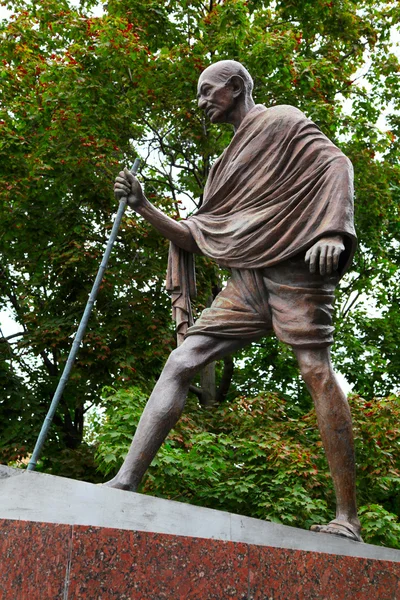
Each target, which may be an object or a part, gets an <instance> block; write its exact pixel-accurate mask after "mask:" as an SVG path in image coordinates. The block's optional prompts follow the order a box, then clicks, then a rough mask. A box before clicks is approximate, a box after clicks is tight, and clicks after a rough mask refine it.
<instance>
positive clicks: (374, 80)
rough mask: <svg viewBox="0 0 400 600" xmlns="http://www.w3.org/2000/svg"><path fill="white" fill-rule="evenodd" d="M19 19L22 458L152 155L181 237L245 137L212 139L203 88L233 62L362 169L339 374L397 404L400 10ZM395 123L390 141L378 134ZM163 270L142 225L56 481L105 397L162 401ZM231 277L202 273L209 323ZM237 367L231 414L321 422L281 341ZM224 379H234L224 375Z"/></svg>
mask: <svg viewBox="0 0 400 600" xmlns="http://www.w3.org/2000/svg"><path fill="white" fill-rule="evenodd" d="M5 4H7V5H8V6H9V7H12V9H13V10H14V12H15V14H14V16H13V17H12V18H11V19H10V20H9V21H3V23H2V24H1V28H0V36H1V37H0V40H1V48H2V63H1V66H0V76H1V81H2V93H1V99H0V102H1V111H2V113H1V117H0V125H1V130H2V136H1V148H0V152H1V159H2V160H1V171H0V190H1V208H0V210H1V215H0V216H1V222H2V223H3V225H4V226H3V233H2V237H1V241H0V252H1V257H2V270H1V283H0V296H1V302H2V305H3V306H10V307H11V308H12V311H13V314H14V316H15V318H16V320H17V322H18V323H19V324H20V327H21V329H20V334H21V335H20V336H19V337H14V338H12V339H8V340H5V339H3V342H2V348H3V349H4V351H3V354H2V363H1V364H2V365H4V371H2V372H3V373H4V378H5V381H6V389H7V390H8V391H7V392H6V394H5V395H4V396H3V398H2V400H1V404H0V407H1V408H0V409H1V411H2V412H5V413H8V414H9V412H8V411H9V410H10V406H12V407H13V410H15V411H16V412H15V414H16V415H17V414H18V415H19V416H16V417H15V418H13V419H12V420H11V421H10V422H8V423H9V424H8V425H7V427H10V429H8V430H7V432H8V433H7V435H6V436H5V438H4V439H6V440H7V441H6V442H5V443H4V444H3V445H4V446H6V449H5V452H6V455H7V452H9V454H10V453H12V456H14V455H15V452H16V451H19V450H18V445H22V446H23V447H24V448H28V447H32V446H33V442H34V438H35V437H36V435H37V432H38V428H39V423H40V422H41V420H42V419H43V416H44V413H45V410H46V409H47V406H48V404H49V401H50V398H51V396H52V393H53V391H54V389H55V385H56V382H57V380H58V377H59V374H60V372H61V370H62V367H63V364H64V363H65V360H66V356H67V352H68V350H69V347H70V344H71V336H72V335H73V333H74V331H75V330H76V326H77V323H78V320H79V318H80V315H81V314H82V311H83V307H84V304H85V301H86V297H87V294H88V292H89V290H90V287H91V284H92V281H93V279H94V275H95V272H96V270H97V265H98V262H99V259H100V256H101V253H102V250H103V248H104V244H105V241H106V238H107V233H108V231H109V228H110V214H111V213H112V212H113V211H114V210H115V207H116V205H115V200H114V199H113V197H112V193H111V183H112V180H113V178H114V176H115V174H116V172H118V170H119V169H120V167H121V166H123V165H125V164H129V163H131V162H132V160H133V157H134V156H135V155H136V154H137V153H139V154H140V155H141V156H142V158H143V159H144V165H145V166H144V168H143V170H142V177H143V180H144V183H145V186H146V190H147V193H148V195H149V196H150V197H151V199H152V200H153V201H154V202H155V203H156V204H157V205H158V206H160V207H162V208H163V210H166V211H167V212H168V213H169V214H170V215H172V216H174V217H175V218H180V217H182V216H183V215H184V214H186V213H187V211H189V212H190V211H191V210H194V209H195V207H196V206H199V204H200V203H201V201H202V189H203V187H204V183H205V180H206V178H207V174H208V171H209V168H210V165H211V164H212V161H213V160H214V158H215V157H216V156H217V155H218V154H220V152H221V151H222V150H223V148H224V147H225V146H226V145H227V143H229V139H230V137H231V135H232V132H231V131H230V130H229V129H228V128H221V129H219V128H216V127H210V126H209V124H208V123H207V122H206V121H205V120H204V118H203V117H202V116H201V115H200V114H199V112H198V110H197V107H196V100H195V95H196V83H197V78H198V75H199V73H200V72H201V70H202V69H203V68H204V67H206V66H207V65H208V64H210V62H212V61H214V60H217V59H220V58H234V59H237V60H240V61H242V62H243V63H244V64H245V65H246V66H247V67H248V69H249V71H250V72H251V73H252V74H253V76H254V78H255V97H256V100H257V101H258V102H260V103H264V104H266V105H273V104H276V103H281V104H282V103H287V104H294V105H296V106H298V107H299V108H300V109H301V110H303V111H304V112H305V113H306V114H307V115H308V116H310V118H312V119H313V120H314V121H315V122H316V123H317V124H318V125H319V126H320V127H321V129H322V130H323V131H324V132H325V133H326V134H327V135H328V136H329V137H330V138H331V139H333V140H334V141H335V142H336V143H337V144H338V145H340V146H341V147H342V148H343V150H344V151H345V153H346V154H347V155H348V156H349V157H350V158H351V159H352V161H353V163H354V165H355V173H356V224H357V230H358V234H359V239H360V250H359V253H358V255H357V258H356V261H355V264H354V269H353V270H352V272H351V273H349V274H348V275H347V276H346V278H345V279H344V280H343V283H342V285H341V288H340V290H339V294H338V302H337V325H338V327H337V329H338V337H337V343H336V346H335V349H334V359H335V361H336V363H337V365H338V366H339V367H340V370H341V371H342V372H343V373H344V374H345V375H346V376H347V377H348V379H349V381H351V382H352V383H353V384H354V387H355V389H356V390H357V391H360V392H362V393H363V394H365V395H366V396H367V397H368V398H370V397H372V395H374V394H377V395H379V396H384V395H387V394H388V393H389V392H391V391H392V390H394V389H395V388H396V386H398V384H399V369H398V360H399V359H398V353H397V347H398V331H399V329H400V328H399V323H400V313H399V311H400V308H399V302H398V298H399V293H400V292H399V285H400V284H399V278H398V267H399V216H398V206H399V190H400V175H399V172H400V171H399V166H398V156H399V141H398V140H399V135H400V130H399V128H400V121H399V118H398V114H397V111H398V108H399V99H400V92H399V78H398V73H399V61H398V58H397V57H396V56H395V54H394V53H393V51H392V47H391V42H390V32H391V29H392V27H393V26H394V25H395V24H396V23H397V22H398V19H399V11H400V9H399V6H398V4H397V3H396V2H394V1H388V2H372V1H370V0H363V1H361V2H358V3H357V4H355V3H354V2H352V1H350V0H343V1H341V2H339V1H335V0H334V1H332V2H325V1H324V2H322V1H318V2H314V3H309V2H305V1H300V2H299V1H296V2H294V1H293V2H291V1H289V2H288V1H285V2H279V1H278V2H272V1H265V2H262V1H257V0H253V1H249V2H245V1H243V0H226V1H224V2H222V1H221V2H218V1H216V2H214V1H212V0H211V2H210V3H204V2H201V1H200V0H194V1H191V2H182V1H180V2H177V1H176V0H170V1H169V2H166V3H164V4H160V3H157V2H153V1H150V0H144V1H141V2H138V1H137V0H118V1H116V0H110V1H109V2H108V4H107V9H106V12H105V13H104V15H103V16H102V17H96V18H95V17H91V16H90V12H89V9H90V7H91V6H92V5H93V4H94V2H90V1H87V2H86V1H83V2H82V3H81V5H80V7H79V8H74V7H72V6H71V5H70V3H69V2H68V1H67V0H63V1H62V2H60V1H58V0H57V1H56V0H44V1H43V2H41V3H40V4H38V3H36V2H33V1H32V2H31V1H30V0H10V1H9V2H7V3H5ZM366 62H367V63H368V64H369V68H368V70H367V71H366V68H365V64H366ZM359 69H364V70H365V71H366V72H365V73H364V71H363V76H362V77H359V76H356V75H355V73H357V71H358V70H359ZM349 105H350V106H351V110H348V109H347V108H346V107H347V106H349ZM383 111H386V121H387V125H384V126H383V127H378V126H377V123H378V122H379V123H380V121H379V118H380V116H381V114H382V113H383ZM389 128H390V129H389ZM387 129H389V130H387ZM184 204H186V209H185V210H184V209H183V206H184ZM166 252H167V245H166V243H165V241H164V240H162V239H160V237H159V236H158V235H157V234H155V233H154V232H153V231H152V230H151V229H150V228H149V227H148V226H147V225H146V223H144V222H143V221H142V220H141V219H140V218H136V217H134V216H132V214H131V213H127V215H126V217H125V219H124V223H123V226H122V230H121V235H120V237H119V240H118V243H117V244H116V246H115V250H114V252H113V256H112V260H111V263H110V268H109V270H108V273H107V275H106V277H105V280H104V282H103V287H102V290H101V294H100V296H99V299H98V302H97V305H96V310H95V312H94V314H93V316H92V318H91V321H90V325H89V330H88V333H87V335H86V338H85V344H84V347H83V348H82V350H81V352H80V354H79V359H78V363H77V365H76V368H75V370H74V372H73V375H72V380H71V383H70V385H69V386H68V387H67V389H66V391H65V393H64V396H63V399H62V402H61V406H60V410H59V411H58V413H57V416H56V419H55V424H54V425H55V426H54V429H53V430H52V434H51V439H50V441H49V444H48V446H47V449H46V454H45V459H46V461H47V464H48V463H51V462H54V456H55V455H57V452H59V451H60V449H63V448H64V449H65V448H69V449H74V448H77V447H79V446H80V445H81V444H82V436H83V431H84V422H85V414H86V411H87V409H88V407H90V406H91V405H98V406H101V405H102V403H103V398H102V392H101V390H102V389H103V387H104V386H107V385H112V386H114V387H117V388H118V387H120V386H121V387H124V386H128V385H132V384H135V385H137V386H140V387H141V389H147V387H148V384H149V382H151V381H152V380H154V378H155V377H156V376H157V374H158V372H159V370H160V368H161V365H162V363H163V361H164V359H165V357H166V356H167V354H168V352H169V351H170V349H171V348H172V347H173V344H174V339H173V338H174V335H173V330H172V326H171V323H170V317H169V300H168V297H167V296H166V294H165V292H164V271H165V264H166ZM223 277H224V276H223V274H222V275H221V273H220V272H219V270H218V269H217V268H216V266H215V265H214V264H212V262H211V261H209V260H206V259H203V260H200V261H198V280H199V281H198V284H199V285H198V287H199V290H200V291H201V293H200V296H199V298H198V300H197V304H196V306H195V311H197V312H198V311H200V310H201V309H202V308H203V307H204V306H205V304H206V302H207V300H208V298H209V296H210V294H211V293H212V290H213V289H214V290H215V289H216V288H218V286H219V285H221V279H222V280H223ZM369 306H373V307H374V308H375V312H374V314H372V315H371V314H369V313H368V311H369V310H370V309H369V308H368V307H369ZM11 356H12V360H11ZM238 358H239V360H236V366H235V371H234V375H233V381H232V385H231V391H230V392H229V395H228V399H229V398H230V399H232V398H233V397H235V395H236V394H237V392H239V393H246V394H247V393H248V394H254V393H257V392H259V391H260V389H267V390H269V391H271V392H277V393H279V394H280V395H282V394H283V395H284V397H285V398H287V399H288V400H290V401H291V402H292V403H294V405H295V406H297V407H298V408H299V409H302V410H307V409H308V403H309V400H308V396H307V395H306V393H305V390H304V388H303V386H302V384H301V382H300V380H299V378H298V376H297V375H296V370H295V365H294V362H293V358H292V357H291V354H290V352H289V351H288V350H287V349H284V348H283V347H282V346H281V345H280V344H278V343H277V342H276V341H275V340H272V339H266V340H263V341H262V342H261V343H260V344H257V345H255V346H253V347H252V348H249V349H248V350H246V352H245V353H244V354H242V355H241V356H240V357H238ZM10 363H12V365H13V366H14V372H12V371H11V370H10ZM270 365H272V368H271V367H270ZM217 371H218V373H220V374H221V375H222V376H223V374H222V373H221V372H222V367H221V365H220V366H219V367H218V369H217ZM253 373H255V374H256V375H255V376H254V375H252V374H253ZM221 375H220V376H221ZM225 375H226V371H225ZM225 379H226V377H225ZM16 386H18V397H19V398H21V400H20V405H18V404H17V403H15V397H16V393H15V389H16ZM18 407H19V408H18ZM17 453H18V452H17Z"/></svg>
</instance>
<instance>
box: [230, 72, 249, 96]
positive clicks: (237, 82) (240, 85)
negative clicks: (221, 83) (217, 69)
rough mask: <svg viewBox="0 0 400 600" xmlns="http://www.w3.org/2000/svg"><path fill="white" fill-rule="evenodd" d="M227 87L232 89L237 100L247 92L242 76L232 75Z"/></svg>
mask: <svg viewBox="0 0 400 600" xmlns="http://www.w3.org/2000/svg"><path fill="white" fill-rule="evenodd" d="M226 85H230V86H231V87H232V89H233V95H234V97H235V98H238V97H239V96H241V95H242V94H244V93H245V91H246V88H245V85H244V81H243V78H242V77H240V75H232V76H231V77H229V79H228V81H227V82H226Z"/></svg>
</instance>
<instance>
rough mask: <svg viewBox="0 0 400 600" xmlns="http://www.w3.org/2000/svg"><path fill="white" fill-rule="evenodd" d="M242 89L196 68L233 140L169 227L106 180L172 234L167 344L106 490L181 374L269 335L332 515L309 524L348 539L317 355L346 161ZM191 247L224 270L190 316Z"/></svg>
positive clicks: (348, 520) (149, 432)
mask: <svg viewBox="0 0 400 600" xmlns="http://www.w3.org/2000/svg"><path fill="white" fill-rule="evenodd" d="M252 87H253V82H252V79H251V76H250V75H249V73H248V72H247V70H246V69H245V68H244V67H243V65H241V64H240V63H237V62H235V61H220V62H217V63H215V64H213V65H211V66H210V67H208V68H207V69H206V70H205V71H204V72H203V73H202V74H201V76H200V79H199V83H198V104H199V107H200V108H201V109H203V110H205V112H206V114H207V116H208V117H209V119H210V120H211V122H212V123H230V124H232V125H233V127H234V129H235V135H234V136H233V139H232V141H231V143H230V144H229V146H228V147H227V148H226V150H225V151H224V152H223V154H222V155H221V156H220V157H219V158H218V159H217V160H216V162H215V164H214V165H213V167H212V169H211V172H210V175H209V177H208V181H207V184H206V187H205V190H204V202H203V205H202V207H201V208H200V210H199V211H198V212H197V213H196V214H195V215H193V216H192V217H190V218H189V219H187V220H186V221H182V222H180V223H177V222H176V221H174V220H172V219H170V218H169V217H167V216H166V215H164V214H163V213H162V212H161V211H159V210H158V209H156V208H155V207H154V206H153V205H152V204H151V203H150V202H149V201H148V200H147V198H146V197H145V195H144V193H143V191H142V188H141V186H140V184H139V182H138V181H137V179H136V178H135V177H134V176H133V175H132V174H131V173H130V172H129V171H128V170H125V171H122V172H121V173H119V175H118V176H117V178H116V182H115V187H114V189H115V193H116V195H117V196H121V195H127V196H128V203H129V205H130V206H131V207H132V208H133V209H134V210H135V211H136V212H137V213H139V214H140V215H142V216H143V217H144V218H145V219H147V220H148V221H149V222H150V223H151V224H152V225H153V226H154V227H155V228H156V229H158V231H159V232H160V233H161V234H162V235H164V236H165V237H167V238H168V239H169V240H170V242H171V248H170V256H169V263H168V275H167V287H168V289H169V290H170V291H171V293H172V301H173V312H174V317H175V320H176V322H177V335H178V348H177V349H176V350H174V351H173V352H172V353H171V355H170V357H169V359H168V361H167V363H166V365H165V367H164V370H163V372H162V374H161V376H160V379H159V381H158V382H157V384H156V386H155V388H154V390H153V393H152V395H151V397H150V399H149V401H148V403H147V405H146V408H145V410H144V412H143V415H142V417H141V420H140V422H139V425H138V428H137V431H136V433H135V436H134V439H133V441H132V445H131V447H130V450H129V453H128V455H127V457H126V459H125V462H124V464H123V465H122V467H121V469H120V471H119V473H118V474H117V476H116V477H115V478H114V479H113V480H112V481H110V482H108V484H107V485H109V486H111V487H117V488H120V489H125V490H131V491H135V490H136V489H137V487H138V485H139V483H140V481H141V478H142V477H143V474H144V473H145V471H146V469H147V468H148V466H149V465H150V463H151V461H152V459H153V458H154V456H155V454H156V453H157V450H158V449H159V447H160V445H161V444H162V442H163V441H164V439H165V437H166V436H167V435H168V433H169V431H170V429H171V428H172V427H173V426H174V425H175V423H176V422H177V420H178V419H179V417H180V415H181V413H182V410H183V407H184V404H185V401H186V396H187V393H188V390H189V386H190V383H191V381H192V378H193V377H194V375H195V374H196V373H197V372H198V371H200V370H201V369H202V368H203V367H204V366H205V365H206V364H208V363H210V362H212V361H214V360H217V359H220V358H222V357H224V356H225V355H227V354H230V353H232V352H234V351H235V350H238V349H239V348H242V347H243V346H245V345H246V344H248V343H251V342H252V341H254V340H256V339H259V338H260V337H262V336H265V335H269V334H271V333H272V332H273V333H274V334H275V335H276V336H277V337H278V338H279V339H280V340H281V341H283V342H285V343H287V344H289V345H290V346H291V347H292V349H293V352H294V353H295V355H296V358H297V361H298V364H299V369H300V372H301V375H302V377H303V379H304V381H305V383H306V385H307V388H308V390H309V392H310V394H311V396H312V399H313V401H314V405H315V409H316V413H317V418H318V426H319V430H320V433H321V438H322V441H323V444H324V449H325V452H326V455H327V458H328V463H329V467H330V471H331V475H332V479H333V483H334V487H335V492H336V500H337V510H336V518H335V519H334V520H333V521H331V523H329V524H327V525H314V526H313V527H312V529H313V530H314V531H323V532H325V533H332V534H336V535H341V536H343V537H347V538H350V539H353V540H357V541H361V537H360V523H359V520H358V517H357V509H356V497H355V459H354V447H353V435H352V425H351V416H350V410H349V406H348V403H347V399H346V397H345V395H344V394H343V391H342V390H341V388H340V386H339V385H338V383H337V380H336V377H335V374H334V373H333V370H332V365H331V359H330V345H331V344H332V341H333V337H332V334H333V327H332V306H333V298H334V290H335V287H336V285H337V283H338V281H339V279H340V277H341V276H342V274H343V273H344V271H345V270H346V269H347V268H348V266H349V264H350V262H351V259H352V256H353V254H354V250H355V246H356V236H355V231H354V226H353V170H352V165H351V163H350V161H349V160H348V159H347V158H346V156H345V155H344V154H343V153H342V152H341V151H340V150H339V148H337V147H336V146H335V145H334V144H333V143H332V142H331V141H330V140H329V139H328V138H327V137H326V136H325V135H324V134H323V133H322V132H321V131H320V130H319V129H318V127H317V126H316V125H315V124H314V123H313V122H312V121H310V120H309V119H307V118H306V116H305V115H304V114H303V113H302V112H301V111H299V110H298V109H297V108H294V107H292V106H275V107H272V108H266V107H264V106H261V105H255V103H254V101H253V97H252ZM193 253H194V254H204V255H206V256H209V257H211V258H213V259H215V260H216V261H217V263H218V264H220V265H221V266H225V267H229V268H230V269H231V273H232V275H231V277H230V279H229V281H228V283H227V285H226V287H225V288H224V290H222V292H221V293H220V294H219V295H218V296H217V297H216V298H215V300H214V302H213V303H212V305H211V307H210V308H208V309H206V310H205V311H204V312H203V313H202V315H201V316H200V318H199V319H198V320H197V321H196V323H194V324H192V320H191V310H190V296H191V295H192V294H193V293H194V291H195V282H194V271H193V261H192V254H193Z"/></svg>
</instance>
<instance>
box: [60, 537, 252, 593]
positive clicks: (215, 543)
mask: <svg viewBox="0 0 400 600" xmlns="http://www.w3.org/2000/svg"><path fill="white" fill-rule="evenodd" d="M248 571H249V569H248V548H247V545H246V544H240V543H234V542H224V541H220V540H210V539H199V538H189V537H178V536H173V535H165V534H157V533H142V532H137V531H121V530H115V529H101V528H97V527H83V526H75V527H74V534H73V561H72V565H71V573H70V584H69V594H68V598H69V599H71V600H72V599H73V600H78V599H80V598H88V599H89V598H90V599H91V598H104V599H106V598H107V599H115V600H117V599H118V600H120V599H121V598H129V599H131V600H155V599H157V600H162V599H165V600H172V599H173V598H176V599H182V600H199V599H210V600H211V599H215V600H222V599H225V598H226V599H228V598H234V599H235V600H239V599H242V598H243V599H245V598H247V590H248Z"/></svg>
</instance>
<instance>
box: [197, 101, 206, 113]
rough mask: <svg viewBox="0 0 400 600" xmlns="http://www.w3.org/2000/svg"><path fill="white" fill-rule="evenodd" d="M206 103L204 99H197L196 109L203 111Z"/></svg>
mask: <svg viewBox="0 0 400 600" xmlns="http://www.w3.org/2000/svg"><path fill="white" fill-rule="evenodd" d="M206 105H207V103H206V101H205V99H204V98H199V101H198V107H199V108H201V109H202V110H204V108H205V107H206Z"/></svg>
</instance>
